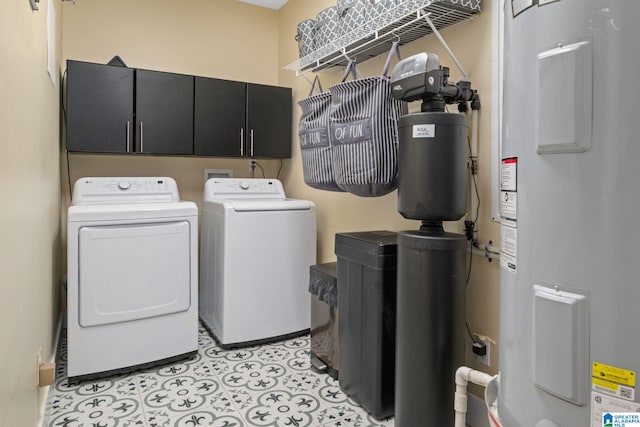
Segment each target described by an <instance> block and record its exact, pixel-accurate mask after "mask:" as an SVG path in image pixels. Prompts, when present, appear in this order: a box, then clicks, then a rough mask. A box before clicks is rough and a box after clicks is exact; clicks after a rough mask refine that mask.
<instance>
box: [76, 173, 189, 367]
mask: <svg viewBox="0 0 640 427" xmlns="http://www.w3.org/2000/svg"><path fill="white" fill-rule="evenodd" d="M197 250H198V208H197V206H196V205H195V203H193V202H187V201H180V196H179V193H178V187H177V185H176V182H175V181H174V180H173V179H172V178H166V177H161V178H81V179H79V180H78V181H77V182H76V183H75V186H74V190H73V202H72V206H70V207H69V210H68V217H67V251H68V253H67V270H68V272H67V276H68V277H67V288H68V289H67V293H68V295H67V296H68V309H67V346H68V348H67V350H68V363H67V370H68V372H67V374H68V376H69V377H83V376H90V375H95V374H99V373H100V374H102V373H105V372H113V371H116V370H121V369H125V368H132V367H139V366H141V365H145V364H150V363H154V362H159V361H165V360H170V359H174V358H179V357H182V356H185V355H188V354H192V353H194V352H196V351H197V349H198V277H197V274H198V264H197V263H198V256H197Z"/></svg>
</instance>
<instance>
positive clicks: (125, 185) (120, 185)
mask: <svg viewBox="0 0 640 427" xmlns="http://www.w3.org/2000/svg"><path fill="white" fill-rule="evenodd" d="M72 200H73V204H91V203H100V204H104V203H131V202H138V201H140V202H152V201H158V202H168V201H179V200H180V194H179V193H178V185H177V184H176V182H175V180H174V179H173V178H168V177H142V178H141V177H96V178H80V179H79V180H77V181H76V183H75V185H74V187H73V199H72Z"/></svg>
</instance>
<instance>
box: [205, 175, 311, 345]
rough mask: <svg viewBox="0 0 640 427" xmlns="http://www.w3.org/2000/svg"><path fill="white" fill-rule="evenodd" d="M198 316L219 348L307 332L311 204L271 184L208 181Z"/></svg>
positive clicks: (276, 183)
mask: <svg viewBox="0 0 640 427" xmlns="http://www.w3.org/2000/svg"><path fill="white" fill-rule="evenodd" d="M200 218H201V235H200V300H199V304H200V317H201V319H202V322H203V324H204V325H205V326H206V327H207V329H209V331H210V332H211V333H212V335H213V336H214V338H215V339H216V340H217V341H218V343H219V344H220V345H221V346H222V347H224V348H231V347H240V346H246V345H252V344H257V343H263V342H268V341H276V340H280V339H284V338H287V337H293V336H296V335H301V334H304V333H308V331H309V326H310V317H311V315H310V298H309V293H308V286H309V267H310V266H311V265H313V264H315V263H316V209H315V205H314V204H313V202H310V201H307V200H296V199H288V198H286V196H285V193H284V189H283V188H282V184H281V183H280V181H278V180H276V179H238V178H212V179H209V180H207V181H206V183H205V186H204V200H203V204H202V212H201V216H200Z"/></svg>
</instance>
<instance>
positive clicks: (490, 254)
mask: <svg viewBox="0 0 640 427" xmlns="http://www.w3.org/2000/svg"><path fill="white" fill-rule="evenodd" d="M467 252H469V251H468V250H467ZM471 253H472V254H473V255H480V256H483V257H487V258H489V259H495V260H496V261H500V254H499V253H496V252H491V251H488V250H486V249H484V250H483V249H480V248H476V247H475V246H474V247H472V248H471Z"/></svg>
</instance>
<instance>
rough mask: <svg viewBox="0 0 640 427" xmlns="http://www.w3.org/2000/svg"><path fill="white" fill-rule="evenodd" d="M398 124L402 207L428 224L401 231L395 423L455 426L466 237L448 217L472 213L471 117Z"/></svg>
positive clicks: (434, 115) (414, 117) (415, 118)
mask: <svg viewBox="0 0 640 427" xmlns="http://www.w3.org/2000/svg"><path fill="white" fill-rule="evenodd" d="M398 128H399V147H398V149H399V156H398V159H399V160H398V162H399V163H398V173H399V179H398V211H399V212H400V213H401V214H402V215H403V216H404V217H405V218H409V219H418V220H422V226H421V227H420V230H419V231H418V230H415V231H404V232H400V233H398V279H397V310H396V383H395V400H396V401H395V417H396V418H395V423H396V426H397V427H416V426H422V425H427V424H428V425H433V426H451V425H453V423H454V419H453V418H454V417H453V416H454V411H453V399H454V391H455V383H454V376H455V371H456V369H457V368H458V367H459V366H461V365H463V364H464V339H465V326H464V322H465V307H466V303H465V300H466V299H465V281H464V280H465V273H466V269H465V264H466V263H465V260H466V239H465V237H464V236H463V235H460V234H455V233H447V232H445V231H444V230H443V228H442V221H455V220H458V219H460V218H461V217H462V216H463V215H464V214H465V212H466V198H467V121H466V117H465V116H464V115H462V114H456V113H444V112H423V113H415V114H409V115H406V116H403V117H402V118H401V119H400V121H399V125H398Z"/></svg>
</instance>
